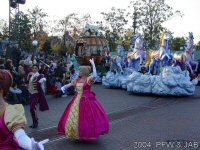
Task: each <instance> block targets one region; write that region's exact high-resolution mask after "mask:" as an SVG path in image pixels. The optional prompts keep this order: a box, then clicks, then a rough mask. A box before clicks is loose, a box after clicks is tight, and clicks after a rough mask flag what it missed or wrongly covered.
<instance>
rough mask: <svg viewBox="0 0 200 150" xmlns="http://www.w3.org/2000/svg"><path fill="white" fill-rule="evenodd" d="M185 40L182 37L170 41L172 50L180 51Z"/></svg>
mask: <svg viewBox="0 0 200 150" xmlns="http://www.w3.org/2000/svg"><path fill="white" fill-rule="evenodd" d="M185 42H186V41H185V39H184V37H175V38H173V39H172V48H171V49H172V50H181V48H184V46H185Z"/></svg>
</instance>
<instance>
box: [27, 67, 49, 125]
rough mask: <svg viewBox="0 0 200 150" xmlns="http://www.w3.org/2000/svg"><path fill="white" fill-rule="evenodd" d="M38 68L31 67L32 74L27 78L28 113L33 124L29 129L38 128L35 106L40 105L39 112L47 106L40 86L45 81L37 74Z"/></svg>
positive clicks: (41, 75) (42, 76)
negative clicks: (28, 94)
mask: <svg viewBox="0 0 200 150" xmlns="http://www.w3.org/2000/svg"><path fill="white" fill-rule="evenodd" d="M38 70H39V68H38V66H37V65H33V72H32V73H31V75H30V78H29V86H28V90H29V93H30V112H31V116H32V119H33V124H32V125H31V126H29V127H30V128H37V127H38V117H37V108H36V107H37V104H38V103H39V104H40V111H45V110H48V109H49V107H48V104H47V101H46V98H45V95H44V91H43V89H42V84H43V83H44V82H45V81H46V78H44V75H43V74H39V73H38Z"/></svg>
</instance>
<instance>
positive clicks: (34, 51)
mask: <svg viewBox="0 0 200 150" xmlns="http://www.w3.org/2000/svg"><path fill="white" fill-rule="evenodd" d="M32 44H33V48H34V49H33V54H34V55H35V54H36V52H37V45H38V41H37V40H34V41H33V42H32Z"/></svg>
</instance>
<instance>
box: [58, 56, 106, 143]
mask: <svg viewBox="0 0 200 150" xmlns="http://www.w3.org/2000/svg"><path fill="white" fill-rule="evenodd" d="M90 63H91V64H92V68H93V75H92V76H89V73H90V67H89V66H80V67H79V71H80V73H79V76H80V77H79V78H77V79H76V80H73V81H72V82H71V83H70V84H67V85H65V86H64V87H62V89H63V90H64V89H66V88H69V87H70V86H76V88H77V93H76V94H75V96H74V98H73V99H72V101H71V102H70V104H69V105H68V106H67V108H66V110H65V111H64V113H63V115H62V117H61V119H60V122H59V125H58V132H59V133H60V134H64V135H66V137H67V138H72V139H75V140H96V139H98V137H99V136H100V135H101V134H105V133H108V131H109V121H108V116H107V115H106V112H105V110H104V108H103V107H102V105H101V104H100V103H99V102H98V100H97V99H96V96H95V93H93V92H92V91H91V86H92V84H93V83H94V82H95V77H96V67H95V64H94V60H93V59H92V60H91V59H90Z"/></svg>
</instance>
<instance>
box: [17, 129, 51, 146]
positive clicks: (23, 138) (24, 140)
mask: <svg viewBox="0 0 200 150" xmlns="http://www.w3.org/2000/svg"><path fill="white" fill-rule="evenodd" d="M14 137H15V138H16V140H17V142H18V144H19V146H20V147H21V148H23V149H26V150H44V144H46V143H47V142H48V141H49V139H45V140H43V141H40V142H36V141H35V140H34V138H31V139H30V138H29V137H28V136H27V134H26V133H25V131H24V130H23V129H18V130H16V131H15V132H14Z"/></svg>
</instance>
